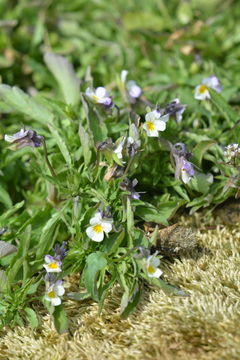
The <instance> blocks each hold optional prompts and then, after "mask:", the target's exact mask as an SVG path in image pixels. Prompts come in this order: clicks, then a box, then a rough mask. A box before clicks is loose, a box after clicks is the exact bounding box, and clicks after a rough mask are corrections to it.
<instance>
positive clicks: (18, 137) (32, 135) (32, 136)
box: [4, 129, 43, 150]
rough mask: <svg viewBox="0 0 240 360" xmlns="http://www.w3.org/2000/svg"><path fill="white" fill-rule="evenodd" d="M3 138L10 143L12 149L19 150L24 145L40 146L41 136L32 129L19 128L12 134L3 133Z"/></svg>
mask: <svg viewBox="0 0 240 360" xmlns="http://www.w3.org/2000/svg"><path fill="white" fill-rule="evenodd" d="M4 140H5V141H7V142H9V143H11V144H12V149H13V150H19V149H22V148H24V147H26V146H31V147H32V148H35V147H39V146H41V145H42V142H43V136H40V135H38V134H37V133H36V131H34V130H30V129H29V130H25V129H21V130H20V131H19V132H17V133H15V134H13V135H5V136H4Z"/></svg>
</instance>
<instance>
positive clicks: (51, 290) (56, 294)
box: [45, 280, 65, 306]
mask: <svg viewBox="0 0 240 360" xmlns="http://www.w3.org/2000/svg"><path fill="white" fill-rule="evenodd" d="M64 293H65V289H64V287H63V285H62V281H61V280H59V281H57V282H56V283H55V284H52V285H50V286H49V287H48V288H47V291H46V295H45V300H47V301H50V302H51V305H52V306H58V305H60V304H61V302H62V301H61V298H60V296H62V295H63V294H64Z"/></svg>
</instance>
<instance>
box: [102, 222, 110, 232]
mask: <svg viewBox="0 0 240 360" xmlns="http://www.w3.org/2000/svg"><path fill="white" fill-rule="evenodd" d="M101 225H102V227H103V231H104V232H105V233H106V234H108V233H109V232H110V231H111V230H112V224H111V223H110V222H108V221H102V223H101Z"/></svg>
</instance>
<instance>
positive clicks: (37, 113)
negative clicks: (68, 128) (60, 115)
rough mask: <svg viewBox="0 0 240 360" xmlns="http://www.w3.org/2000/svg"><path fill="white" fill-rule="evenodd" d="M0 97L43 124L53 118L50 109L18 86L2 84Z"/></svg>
mask: <svg viewBox="0 0 240 360" xmlns="http://www.w3.org/2000/svg"><path fill="white" fill-rule="evenodd" d="M0 98H1V99H3V100H4V102H5V103H6V104H7V105H9V107H11V109H13V110H14V111H17V112H20V113H23V114H24V115H27V116H29V117H31V118H32V119H34V120H36V121H38V122H40V123H42V124H48V123H51V122H52V120H53V114H52V113H51V112H50V111H49V110H48V109H46V108H45V107H44V106H42V105H41V104H40V103H39V102H38V101H37V100H35V99H34V98H32V97H31V96H29V95H28V94H26V93H25V92H24V91H22V90H21V89H19V88H18V87H16V86H13V87H11V86H8V85H5V84H2V85H0Z"/></svg>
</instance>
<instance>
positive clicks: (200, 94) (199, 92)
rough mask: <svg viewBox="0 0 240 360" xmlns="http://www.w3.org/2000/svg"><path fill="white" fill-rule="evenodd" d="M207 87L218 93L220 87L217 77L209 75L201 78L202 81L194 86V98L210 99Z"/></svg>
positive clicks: (220, 89)
mask: <svg viewBox="0 0 240 360" xmlns="http://www.w3.org/2000/svg"><path fill="white" fill-rule="evenodd" d="M209 88H211V89H213V90H215V91H216V92H218V93H220V92H221V91H222V87H221V84H220V81H219V79H218V78H217V77H216V76H215V75H211V76H209V77H207V78H205V79H203V81H202V83H201V84H200V85H198V86H196V88H195V93H194V98H195V99H197V100H206V99H210V98H211V95H210V93H209Z"/></svg>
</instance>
